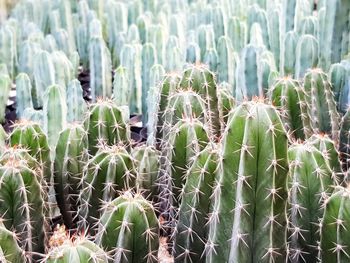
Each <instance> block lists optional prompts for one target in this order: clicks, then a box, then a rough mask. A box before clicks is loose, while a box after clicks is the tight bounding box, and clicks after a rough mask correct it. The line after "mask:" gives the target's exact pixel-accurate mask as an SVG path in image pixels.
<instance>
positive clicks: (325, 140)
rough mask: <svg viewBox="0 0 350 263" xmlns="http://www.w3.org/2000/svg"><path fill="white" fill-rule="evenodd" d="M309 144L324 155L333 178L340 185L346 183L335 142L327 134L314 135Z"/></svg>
mask: <svg viewBox="0 0 350 263" xmlns="http://www.w3.org/2000/svg"><path fill="white" fill-rule="evenodd" d="M308 143H309V144H311V145H313V146H314V147H316V149H317V150H319V151H320V152H321V153H322V155H323V157H324V158H325V160H326V162H327V164H328V166H329V167H330V168H331V171H332V178H334V179H336V180H337V181H338V182H339V183H344V179H345V178H344V176H343V171H342V167H341V162H340V159H339V157H340V156H339V152H338V149H337V146H336V145H335V142H334V141H333V140H332V139H331V138H329V136H328V135H326V134H313V135H312V136H311V137H310V138H309V139H308Z"/></svg>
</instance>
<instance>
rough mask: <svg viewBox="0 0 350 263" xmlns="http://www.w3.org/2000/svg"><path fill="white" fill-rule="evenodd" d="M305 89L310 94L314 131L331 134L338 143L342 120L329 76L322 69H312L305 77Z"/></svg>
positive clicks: (308, 100)
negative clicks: (340, 120) (340, 121)
mask: <svg viewBox="0 0 350 263" xmlns="http://www.w3.org/2000/svg"><path fill="white" fill-rule="evenodd" d="M304 87H305V91H306V93H307V94H308V96H307V97H306V99H307V103H308V104H309V105H310V114H311V123H312V129H313V130H314V131H316V132H317V133H321V132H324V133H328V134H330V136H331V138H332V139H333V140H335V141H336V142H337V141H338V137H339V134H338V132H339V119H340V118H339V114H338V112H337V108H336V103H335V101H334V96H333V92H332V88H331V84H330V82H329V80H328V76H327V75H326V74H325V73H324V72H323V71H322V70H320V69H311V70H309V71H308V73H306V75H305V78H304Z"/></svg>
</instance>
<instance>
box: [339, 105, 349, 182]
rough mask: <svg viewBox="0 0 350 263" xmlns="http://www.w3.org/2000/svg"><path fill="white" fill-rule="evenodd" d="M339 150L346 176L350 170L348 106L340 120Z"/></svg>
mask: <svg viewBox="0 0 350 263" xmlns="http://www.w3.org/2000/svg"><path fill="white" fill-rule="evenodd" d="M339 151H340V159H341V162H342V167H343V170H344V172H346V175H347V176H348V174H349V172H350V170H349V169H350V108H348V110H347V111H346V113H345V114H344V116H343V118H342V120H341V125H340V139H339ZM346 179H348V178H346Z"/></svg>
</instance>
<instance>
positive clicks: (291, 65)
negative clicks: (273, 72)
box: [280, 0, 299, 76]
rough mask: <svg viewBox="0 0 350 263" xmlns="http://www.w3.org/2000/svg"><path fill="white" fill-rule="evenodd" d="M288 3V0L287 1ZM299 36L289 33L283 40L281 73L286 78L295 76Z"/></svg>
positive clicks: (293, 32) (292, 32)
mask: <svg viewBox="0 0 350 263" xmlns="http://www.w3.org/2000/svg"><path fill="white" fill-rule="evenodd" d="M285 1H286V2H287V1H288V0H285ZM298 40H299V36H298V34H297V33H296V32H295V31H289V32H288V33H287V34H286V35H285V36H284V38H283V42H282V47H281V58H280V61H281V65H280V68H281V72H282V74H283V75H284V76H288V75H294V72H295V64H296V55H295V52H296V49H297V44H298Z"/></svg>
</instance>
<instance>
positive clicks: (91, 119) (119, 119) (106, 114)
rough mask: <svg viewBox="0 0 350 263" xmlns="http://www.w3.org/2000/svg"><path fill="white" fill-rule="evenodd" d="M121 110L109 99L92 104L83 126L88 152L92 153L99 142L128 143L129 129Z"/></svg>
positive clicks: (95, 150)
mask: <svg viewBox="0 0 350 263" xmlns="http://www.w3.org/2000/svg"><path fill="white" fill-rule="evenodd" d="M126 121H127V120H126V117H125V116H124V115H123V110H122V109H121V108H119V107H117V106H115V105H114V104H113V102H112V101H109V100H99V101H97V103H95V104H92V105H91V108H90V111H89V112H88V115H87V117H86V119H85V120H84V127H85V129H86V131H87V132H88V138H89V152H90V154H92V155H94V154H95V153H96V152H97V150H98V149H99V146H100V145H101V144H106V145H114V144H118V143H123V144H126V145H128V144H129V143H130V129H129V125H128V123H127V122H126Z"/></svg>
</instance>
